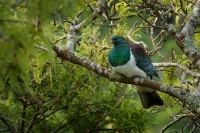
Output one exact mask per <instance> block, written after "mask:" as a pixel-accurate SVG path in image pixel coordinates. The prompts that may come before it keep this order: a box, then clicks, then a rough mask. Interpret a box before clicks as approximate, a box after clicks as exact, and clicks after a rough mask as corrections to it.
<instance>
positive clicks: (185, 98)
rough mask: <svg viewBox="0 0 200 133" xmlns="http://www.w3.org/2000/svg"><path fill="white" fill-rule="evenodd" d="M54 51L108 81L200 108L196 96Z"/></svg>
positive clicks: (65, 52)
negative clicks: (138, 88)
mask: <svg viewBox="0 0 200 133" xmlns="http://www.w3.org/2000/svg"><path fill="white" fill-rule="evenodd" d="M54 51H55V52H56V53H57V56H58V57H60V58H62V59H63V60H67V61H69V62H71V63H73V64H78V65H81V66H83V67H85V68H87V69H88V70H91V71H93V72H95V73H97V74H99V75H101V76H103V77H105V78H107V79H109V80H112V81H117V82H121V83H125V84H134V85H139V86H144V87H149V88H152V89H155V90H158V91H160V92H163V93H166V94H169V95H170V96H173V97H175V98H178V99H179V100H181V101H182V102H183V103H184V104H187V105H188V106H189V107H190V109H191V110H192V111H195V112H197V109H198V108H199V107H200V101H199V100H197V99H198V98H199V96H197V95H192V94H189V93H187V92H183V91H181V90H178V89H175V88H173V87H172V86H168V85H165V84H162V83H160V82H156V81H152V80H147V79H143V78H139V77H132V78H127V77H125V76H123V75H117V74H113V73H112V72H111V71H110V70H108V69H107V68H104V67H101V66H99V65H97V64H96V63H94V62H92V61H91V60H88V59H85V58H83V57H80V56H76V55H75V54H74V53H71V52H70V51H68V50H62V49H60V48H59V47H57V46H54Z"/></svg>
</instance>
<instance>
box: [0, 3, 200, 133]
mask: <svg viewBox="0 0 200 133" xmlns="http://www.w3.org/2000/svg"><path fill="white" fill-rule="evenodd" d="M19 2H22V3H19ZM140 2H141V0H136V3H131V2H130V4H131V5H132V6H135V8H136V9H139V8H138V4H137V3H140ZM163 2H164V3H166V4H169V3H172V2H176V1H174V0H171V1H166V0H165V1H163ZM107 3H108V6H109V7H105V8H106V10H107V11H108V12H109V15H110V14H113V13H114V12H115V11H117V14H116V15H115V17H116V18H120V19H119V20H117V23H115V24H113V26H111V28H107V27H103V26H102V21H104V19H105V18H104V17H105V16H104V17H102V16H101V17H100V19H97V20H96V21H95V22H92V21H88V22H89V23H90V24H89V25H88V26H87V27H85V28H83V29H81V31H80V33H79V34H78V38H77V40H76V41H77V42H78V43H76V46H75V54H77V55H79V56H82V57H84V58H87V59H90V60H92V61H94V62H95V63H97V64H99V65H101V66H103V67H106V68H110V66H109V64H108V61H107V60H108V59H107V55H108V51H109V49H110V48H111V46H110V45H109V44H108V43H109V39H110V38H111V36H112V35H113V34H120V35H127V33H128V32H129V30H130V27H132V26H133V22H136V21H137V20H141V18H138V17H136V19H135V18H134V19H132V18H131V21H128V18H127V17H128V16H129V17H130V15H132V16H137V13H136V12H135V10H133V9H132V8H130V6H128V5H127V4H126V3H125V2H124V1H114V0H108V1H107ZM88 4H89V5H90V7H92V8H95V7H96V4H97V1H93V0H74V1H72V0H65V1H64V0H49V1H48V2H47V1H45V0H35V1H31V0H24V1H23V0H22V1H20V0H9V1H6V0H2V1H0V9H1V10H0V46H1V47H0V68H1V71H0V92H1V93H0V132H1V131H2V132H3V131H10V130H13V131H15V132H36V133H37V132H38V133H39V132H61V133H62V132H70V133H71V132H75V133H76V132H111V133H113V132H134V133H137V132H138V133H140V132H148V131H150V130H151V127H152V125H156V126H157V125H158V124H160V123H162V124H163V123H164V122H166V121H164V120H161V121H159V122H158V121H155V119H154V117H153V116H152V114H151V112H154V111H156V109H158V108H155V109H154V108H153V109H151V110H144V109H143V108H142V106H141V104H140V103H138V102H137V101H136V99H138V95H137V94H136V93H135V91H134V90H133V87H132V86H128V85H123V84H121V83H115V82H111V81H109V80H107V79H105V78H103V77H101V76H100V75H97V74H94V73H93V72H90V71H89V70H87V69H85V68H83V67H81V66H78V65H75V64H72V63H69V62H64V61H63V60H61V59H59V58H57V57H56V54H55V53H54V52H53V50H52V47H53V45H54V42H55V41H56V40H57V39H59V38H60V37H62V36H64V35H66V34H67V32H68V29H69V26H70V22H71V21H72V20H73V19H74V18H75V17H76V15H77V14H78V13H80V11H81V10H82V9H83V12H82V14H81V13H80V14H79V15H80V17H79V20H78V22H81V21H83V20H84V19H85V18H87V17H88V16H89V15H90V14H91V13H92V8H90V7H89V6H88ZM114 4H115V7H114ZM106 6H107V5H106ZM185 8H187V9H188V10H190V9H191V5H187V6H186V7H185ZM178 11H180V7H179V6H178V7H177V9H175V12H178ZM144 16H145V17H147V20H149V21H150V22H153V21H154V19H155V18H154V17H151V16H150V17H148V15H144ZM179 19H180V18H179V17H176V20H177V22H176V25H178V21H179ZM113 22H114V21H113ZM106 24H108V23H106ZM137 26H138V28H136V29H135V30H134V31H133V34H131V36H132V37H133V38H134V39H136V40H141V39H143V40H144V42H145V43H147V44H148V45H150V43H149V42H150V38H149V36H147V35H146V33H143V32H144V30H143V29H144V28H143V27H144V26H148V24H147V23H146V22H144V23H140V25H137ZM110 33H112V34H110ZM138 33H141V34H138ZM198 38H199V36H198V35H196V37H195V39H197V40H198ZM66 43H67V39H62V40H60V41H58V42H57V43H56V45H66ZM173 44H174V43H172V44H171V45H173ZM197 45H198V41H197ZM46 49H48V50H46ZM151 49H153V48H151ZM175 49H176V50H177V48H175ZM170 50H171V49H168V48H166V47H164V51H165V53H166V55H167V56H166V57H167V58H168V57H170V56H171V55H170V53H169V52H168V53H167V52H166V51H170ZM176 50H175V51H176ZM157 58H159V57H157ZM157 58H156V59H157ZM175 59H176V60H169V61H172V62H177V63H180V64H182V65H186V64H187V63H188V59H185V56H179V55H178V54H177V56H176V58H175ZM189 64H190V62H189ZM166 70H167V71H166V72H164V73H161V74H160V75H161V76H160V77H163V82H164V83H166V84H170V85H172V86H177V85H179V79H180V75H181V73H182V71H180V70H178V69H177V68H172V67H169V68H167V69H166ZM175 73H176V74H178V75H179V77H178V76H174V74H175ZM162 74H163V76H162ZM113 76H116V75H115V74H113ZM187 80H188V81H191V82H192V78H191V77H189V76H188V77H187ZM183 87H184V88H186V86H183ZM191 88H192V87H191ZM162 97H163V98H164V99H165V100H166V102H165V103H166V104H165V105H166V107H171V105H172V103H174V102H175V100H174V99H172V98H171V97H168V96H166V95H162ZM159 109H160V108H159ZM162 109H163V110H162V111H163V112H164V111H166V110H167V109H166V110H165V108H164V107H163V108H162ZM168 112H169V111H168ZM160 116H161V118H162V114H161V115H160ZM160 116H159V117H160ZM5 121H6V122H7V124H6V123H5ZM155 123H156V124H155ZM164 124H166V123H164ZM8 125H9V126H10V129H9V127H8ZM160 125H161V124H160ZM161 126H163V125H161Z"/></svg>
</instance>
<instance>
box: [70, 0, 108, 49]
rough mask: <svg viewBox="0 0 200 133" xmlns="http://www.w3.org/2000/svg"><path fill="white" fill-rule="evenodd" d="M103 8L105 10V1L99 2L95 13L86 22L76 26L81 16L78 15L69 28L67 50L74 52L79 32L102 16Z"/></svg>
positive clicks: (99, 0)
mask: <svg viewBox="0 0 200 133" xmlns="http://www.w3.org/2000/svg"><path fill="white" fill-rule="evenodd" d="M103 8H104V0H98V6H97V8H95V9H94V11H93V13H92V14H91V15H90V16H89V17H87V18H86V19H85V20H83V21H82V22H81V23H80V24H76V23H77V20H78V17H79V14H80V13H78V15H77V17H75V19H74V20H73V21H72V23H71V25H70V27H69V32H68V35H67V37H68V42H67V49H69V50H70V52H74V43H75V38H76V35H77V33H78V32H79V30H80V29H82V28H85V27H86V26H87V25H89V24H90V22H92V21H94V20H95V19H97V18H98V17H99V16H100V15H101V14H102V12H103Z"/></svg>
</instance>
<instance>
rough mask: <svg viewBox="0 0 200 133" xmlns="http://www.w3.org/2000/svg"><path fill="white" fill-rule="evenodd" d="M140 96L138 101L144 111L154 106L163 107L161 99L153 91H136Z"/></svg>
mask: <svg viewBox="0 0 200 133" xmlns="http://www.w3.org/2000/svg"><path fill="white" fill-rule="evenodd" d="M138 93H139V95H140V99H141V101H142V105H143V107H144V108H145V109H148V108H150V107H152V106H154V105H157V106H162V105H164V103H163V101H162V99H161V98H160V96H159V95H158V93H157V92H156V91H154V90H152V91H150V92H149V91H138Z"/></svg>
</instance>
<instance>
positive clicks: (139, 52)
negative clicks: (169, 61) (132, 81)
mask: <svg viewBox="0 0 200 133" xmlns="http://www.w3.org/2000/svg"><path fill="white" fill-rule="evenodd" d="M130 49H131V52H132V54H133V55H134V57H135V60H136V65H137V66H138V67H139V68H140V69H142V70H143V71H144V72H146V73H147V74H148V75H149V76H150V78H152V76H156V77H159V76H158V74H157V71H156V68H155V67H154V66H153V64H152V63H151V59H150V58H149V56H148V55H147V53H146V52H145V50H144V49H143V48H142V47H141V46H139V45H137V44H132V45H130Z"/></svg>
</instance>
